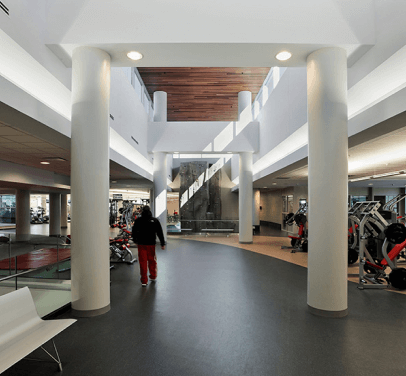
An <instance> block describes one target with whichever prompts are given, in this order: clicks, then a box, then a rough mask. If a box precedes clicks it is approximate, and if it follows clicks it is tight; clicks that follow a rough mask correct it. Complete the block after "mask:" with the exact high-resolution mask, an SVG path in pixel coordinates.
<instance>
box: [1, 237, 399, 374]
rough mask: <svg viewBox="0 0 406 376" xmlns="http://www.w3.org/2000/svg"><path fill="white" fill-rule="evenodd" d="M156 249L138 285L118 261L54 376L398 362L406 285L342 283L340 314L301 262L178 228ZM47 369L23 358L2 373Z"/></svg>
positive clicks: (352, 369)
mask: <svg viewBox="0 0 406 376" xmlns="http://www.w3.org/2000/svg"><path fill="white" fill-rule="evenodd" d="M157 253H158V265H159V276H158V279H159V281H158V282H157V283H156V284H155V285H154V284H150V285H149V286H147V287H146V288H145V287H144V288H143V287H141V284H140V282H139V270H138V264H137V263H136V264H133V265H118V268H117V270H113V271H111V280H112V285H111V305H112V309H111V311H110V312H108V313H107V314H105V315H102V316H99V317H96V318H92V319H79V321H78V322H77V323H76V324H74V325H73V326H71V327H70V328H68V329H67V330H66V331H64V332H63V333H61V334H60V335H58V336H57V337H56V343H57V346H58V348H59V352H60V355H61V357H62V360H63V364H64V371H63V376H71V375H75V376H77V375H98V376H104V375H106V376H107V375H108V376H115V375H120V376H121V375H150V376H160V375H162V376H172V375H173V376H220V375H221V376H223V375H224V376H231V375H233V376H240V375H255V376H258V375H267V376H268V375H270V376H273V375H277V376H282V375H283V376H284V375H286V376H294V375H298V376H299V375H300V376H305V375H312V376H314V375H323V376H326V375H328V376H336V375H337V376H342V375H354V376H363V375H365V376H371V375H405V374H406V357H405V345H406V337H405V334H404V332H405V313H406V296H403V295H400V294H395V293H390V292H386V291H359V290H357V288H356V285H355V284H349V307H350V312H349V316H348V317H346V318H344V319H327V318H320V317H316V316H313V315H311V314H310V313H308V312H307V305H306V274H307V270H306V269H305V268H302V267H300V266H297V265H292V264H289V263H287V262H284V261H281V260H277V259H273V258H271V257H268V256H264V255H260V254H256V253H252V252H249V251H245V250H242V249H238V248H233V247H227V246H223V245H217V244H211V243H205V242H195V241H192V240H184V239H172V240H170V241H169V245H168V250H165V251H162V250H160V249H159V250H158V252H157ZM66 317H70V313H65V314H64V315H62V316H60V317H59V318H66ZM56 370H57V367H56V365H54V364H48V363H37V362H30V361H27V360H23V361H21V362H19V363H18V364H17V365H15V366H13V367H12V368H11V369H9V370H8V371H6V372H5V373H4V375H5V376H6V375H7V376H9V375H30V376H36V375H41V376H43V375H57V374H58V373H57V372H56Z"/></svg>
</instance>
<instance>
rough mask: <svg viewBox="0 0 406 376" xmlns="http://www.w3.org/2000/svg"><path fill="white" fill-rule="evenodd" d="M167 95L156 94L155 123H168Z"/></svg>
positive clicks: (159, 92)
mask: <svg viewBox="0 0 406 376" xmlns="http://www.w3.org/2000/svg"><path fill="white" fill-rule="evenodd" d="M167 112H168V110H167V94H166V92H165V91H155V92H154V121H167V120H166V119H167Z"/></svg>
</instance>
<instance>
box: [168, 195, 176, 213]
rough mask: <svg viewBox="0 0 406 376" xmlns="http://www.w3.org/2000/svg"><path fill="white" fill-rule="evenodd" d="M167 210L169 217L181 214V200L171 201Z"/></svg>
mask: <svg viewBox="0 0 406 376" xmlns="http://www.w3.org/2000/svg"><path fill="white" fill-rule="evenodd" d="M167 210H168V214H169V215H173V212H175V211H176V212H177V213H179V199H170V200H168V202H167Z"/></svg>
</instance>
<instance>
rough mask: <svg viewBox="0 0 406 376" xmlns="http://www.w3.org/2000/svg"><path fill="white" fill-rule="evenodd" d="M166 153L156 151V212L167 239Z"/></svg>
mask: <svg viewBox="0 0 406 376" xmlns="http://www.w3.org/2000/svg"><path fill="white" fill-rule="evenodd" d="M166 171H167V169H166V153H154V213H155V217H156V218H158V219H159V222H161V226H162V230H163V233H164V236H165V240H166V218H167V213H166V212H167V199H166V188H167V184H166V183H167V179H166Z"/></svg>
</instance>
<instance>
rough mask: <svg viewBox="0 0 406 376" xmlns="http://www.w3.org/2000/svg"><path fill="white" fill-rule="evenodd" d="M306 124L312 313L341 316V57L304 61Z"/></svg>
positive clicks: (344, 147)
mask: <svg viewBox="0 0 406 376" xmlns="http://www.w3.org/2000/svg"><path fill="white" fill-rule="evenodd" d="M307 98H308V100H307V102H308V104H307V106H308V124H309V212H308V219H309V244H308V249H309V255H308V291H307V303H308V305H309V309H310V311H311V312H312V313H314V314H317V315H321V316H329V317H343V316H345V315H346V314H347V307H348V304H347V264H348V249H347V230H348V228H347V227H348V213H347V209H348V208H347V197H348V133H347V128H348V124H347V123H348V115H347V55H346V51H345V50H343V49H341V48H335V47H334V48H323V49H320V50H318V51H315V52H313V53H312V54H310V55H309V57H308V59H307Z"/></svg>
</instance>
